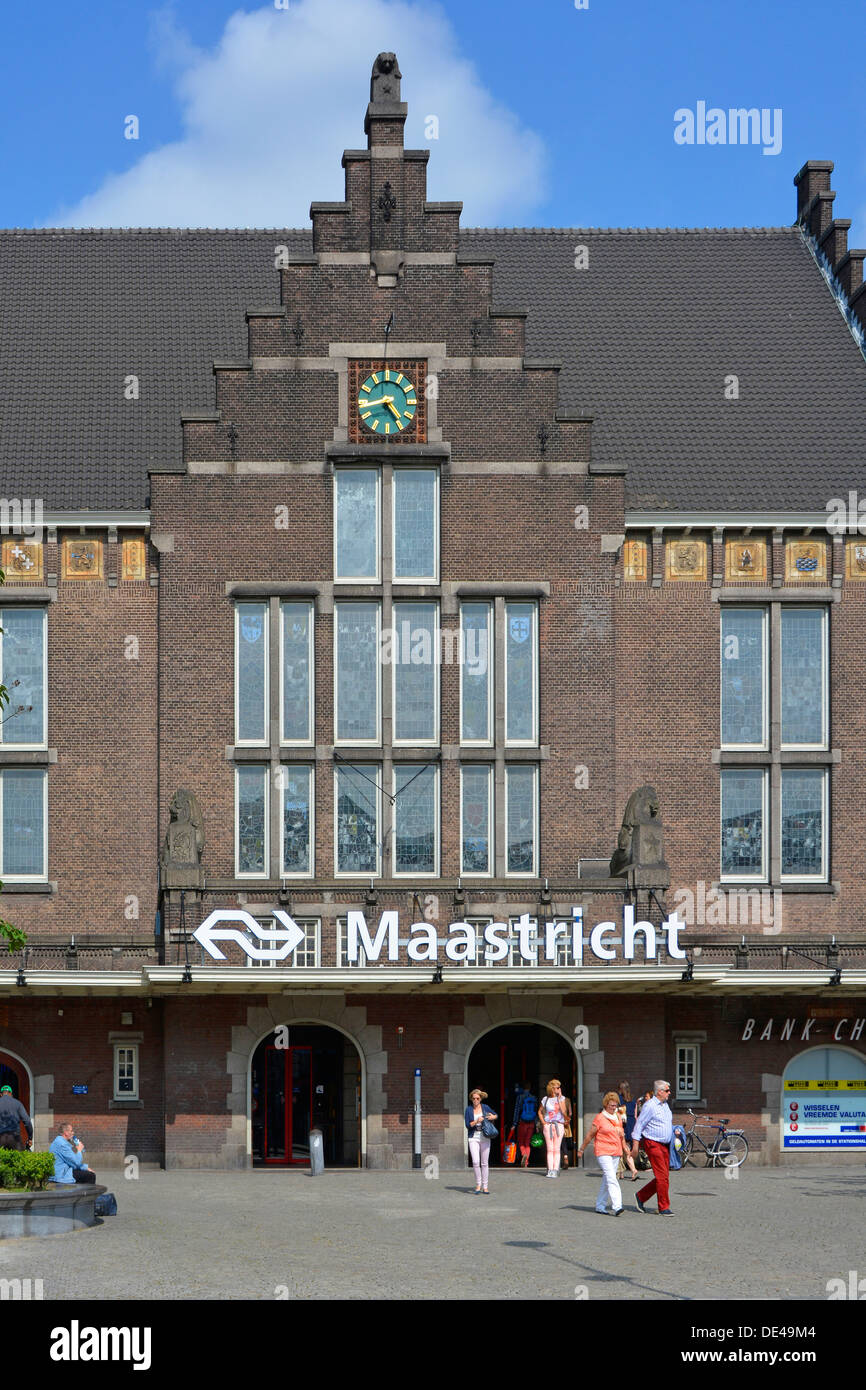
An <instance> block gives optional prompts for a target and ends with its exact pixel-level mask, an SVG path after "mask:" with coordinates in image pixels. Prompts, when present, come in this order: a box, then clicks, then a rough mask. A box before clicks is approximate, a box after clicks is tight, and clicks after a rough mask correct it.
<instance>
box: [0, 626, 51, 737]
mask: <svg viewBox="0 0 866 1390" xmlns="http://www.w3.org/2000/svg"><path fill="white" fill-rule="evenodd" d="M46 621H47V620H46V616H45V612H44V610H43V609H41V608H3V609H0V627H2V629H3V632H2V635H0V685H5V686H6V687H7V688H8V690H9V704H8V705H7V706H5V707H4V709H3V712H2V721H3V722H2V725H0V739H2V741H3V743H5V744H42V745H43V746H44V744H45V739H46V729H45V624H46ZM15 682H17V684H15ZM21 705H23V706H24V708H23V709H22V710H21V712H20V713H18V712H17V711H18V707H19V706H21ZM30 706H32V708H29V707H30Z"/></svg>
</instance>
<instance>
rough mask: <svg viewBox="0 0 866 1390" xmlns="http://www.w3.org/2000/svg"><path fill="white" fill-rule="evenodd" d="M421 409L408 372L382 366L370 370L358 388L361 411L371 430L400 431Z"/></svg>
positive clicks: (365, 425) (371, 431) (367, 427)
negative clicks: (373, 370)
mask: <svg viewBox="0 0 866 1390" xmlns="http://www.w3.org/2000/svg"><path fill="white" fill-rule="evenodd" d="M417 409H418V392H417V391H416V390H415V386H414V383H413V382H412V381H410V380H409V378H408V377H407V375H406V373H405V372H400V371H397V370H396V369H395V368H393V367H383V368H382V369H381V370H380V371H377V372H371V374H370V375H369V376H368V377H367V380H366V381H365V382H364V383H363V385H362V386H361V389H360V390H359V392H358V413H359V415H360V417H361V423H362V425H363V426H364V429H366V430H369V431H370V433H371V434H400V433H402V431H403V430H405V429H407V428H409V427H410V426H411V425H412V422H413V420H414V419H415V412H416V410H417Z"/></svg>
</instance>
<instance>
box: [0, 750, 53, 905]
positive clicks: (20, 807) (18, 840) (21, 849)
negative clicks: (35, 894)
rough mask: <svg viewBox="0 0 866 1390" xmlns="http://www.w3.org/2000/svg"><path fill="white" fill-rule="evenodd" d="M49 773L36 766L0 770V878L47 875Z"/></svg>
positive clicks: (28, 879)
mask: <svg viewBox="0 0 866 1390" xmlns="http://www.w3.org/2000/svg"><path fill="white" fill-rule="evenodd" d="M47 785H48V773H47V771H46V770H45V769H44V768H37V767H5V768H3V769H2V771H0V880H3V879H5V880H8V881H10V882H19V883H27V882H41V881H44V880H45V879H46V878H47V877H48V799H47V795H46V793H47Z"/></svg>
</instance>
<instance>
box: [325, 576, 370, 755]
mask: <svg viewBox="0 0 866 1390" xmlns="http://www.w3.org/2000/svg"><path fill="white" fill-rule="evenodd" d="M334 627H335V632H336V666H337V680H336V689H337V705H336V711H335V718H336V738H337V742H339V743H376V742H378V739H379V674H380V670H381V666H380V660H379V657H380V652H379V605H378V603H336V604H335V605H334Z"/></svg>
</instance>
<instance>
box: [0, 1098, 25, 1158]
mask: <svg viewBox="0 0 866 1390" xmlns="http://www.w3.org/2000/svg"><path fill="white" fill-rule="evenodd" d="M22 1125H23V1126H24V1128H25V1129H26V1130H27V1144H28V1147H29V1145H30V1144H31V1143H32V1140H33V1123H32V1121H31V1119H30V1116H29V1115H28V1114H27V1111H26V1110H25V1109H24V1106H23V1105H22V1104H21V1102H20V1100H16V1099H15V1097H14V1096H13V1094H12V1087H11V1086H0V1149H18V1150H19V1151H20V1150H21V1149H23V1148H24V1142H23V1140H22V1138H21V1126H22Z"/></svg>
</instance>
